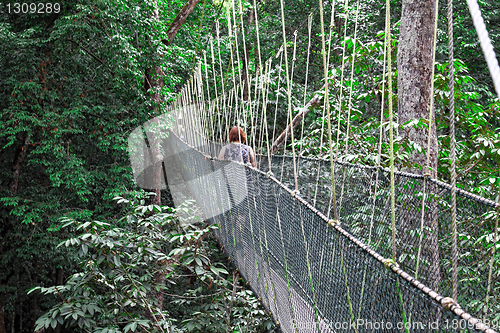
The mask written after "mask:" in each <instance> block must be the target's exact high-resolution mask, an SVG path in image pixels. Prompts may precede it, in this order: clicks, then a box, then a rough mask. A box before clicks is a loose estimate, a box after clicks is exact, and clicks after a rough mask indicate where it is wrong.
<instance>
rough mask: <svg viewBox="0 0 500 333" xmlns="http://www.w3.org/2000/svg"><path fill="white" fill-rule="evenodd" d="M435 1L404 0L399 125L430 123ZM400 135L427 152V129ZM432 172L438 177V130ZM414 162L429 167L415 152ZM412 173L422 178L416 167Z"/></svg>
mask: <svg viewBox="0 0 500 333" xmlns="http://www.w3.org/2000/svg"><path fill="white" fill-rule="evenodd" d="M435 6H436V0H421V1H413V0H403V9H402V16H401V29H400V37H399V49H398V110H399V111H398V112H399V113H398V118H399V119H398V122H399V124H400V125H402V124H404V123H406V122H407V121H409V120H413V119H428V118H429V108H430V101H431V99H430V94H431V91H430V89H431V80H432V77H431V76H432V67H433V66H434V64H433V54H432V49H433V45H434V19H435ZM400 134H401V135H402V136H403V138H405V139H409V140H411V141H414V142H416V143H417V144H419V145H420V146H421V147H422V148H423V149H427V138H428V129H427V128H415V127H409V128H407V129H405V130H403V131H400ZM431 135H432V139H431V146H430V147H429V149H430V154H431V155H430V156H431V157H430V165H429V167H430V169H431V175H432V177H434V178H435V177H436V175H437V173H436V172H437V171H436V170H437V156H438V146H437V136H436V126H433V127H432V133H431ZM412 162H414V163H417V164H419V165H420V166H422V167H425V166H426V164H427V163H426V156H425V153H418V152H415V153H414V154H413V156H412ZM411 171H412V172H414V173H418V174H422V171H421V170H420V169H419V168H417V167H412V168H411Z"/></svg>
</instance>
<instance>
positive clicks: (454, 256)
mask: <svg viewBox="0 0 500 333" xmlns="http://www.w3.org/2000/svg"><path fill="white" fill-rule="evenodd" d="M448 71H449V77H450V82H449V83H448V87H449V90H450V93H449V97H448V99H449V100H450V160H451V170H450V171H451V225H452V228H453V236H452V237H453V242H452V248H451V252H452V260H453V267H452V273H451V276H452V284H453V296H452V298H453V299H454V300H457V296H458V277H457V270H458V248H457V188H456V185H457V172H456V165H455V159H456V157H455V156H456V148H455V76H454V71H455V64H454V59H453V0H448Z"/></svg>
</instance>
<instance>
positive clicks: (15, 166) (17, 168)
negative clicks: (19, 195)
mask: <svg viewBox="0 0 500 333" xmlns="http://www.w3.org/2000/svg"><path fill="white" fill-rule="evenodd" d="M29 141H30V136H29V134H26V135H25V137H24V139H23V143H22V145H21V147H19V149H18V151H17V153H16V158H15V160H14V163H12V182H11V183H10V191H11V192H12V193H13V194H15V193H16V192H17V187H18V185H19V173H20V172H21V166H22V164H23V161H24V158H25V157H26V152H27V151H28V144H29Z"/></svg>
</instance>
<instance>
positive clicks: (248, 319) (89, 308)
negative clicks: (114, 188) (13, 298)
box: [30, 197, 269, 333]
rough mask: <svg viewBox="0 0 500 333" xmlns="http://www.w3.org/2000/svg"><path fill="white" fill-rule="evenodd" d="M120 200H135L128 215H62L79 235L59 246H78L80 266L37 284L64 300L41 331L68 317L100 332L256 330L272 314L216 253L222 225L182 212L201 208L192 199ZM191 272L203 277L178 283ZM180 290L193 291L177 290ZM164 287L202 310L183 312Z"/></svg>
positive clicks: (43, 318)
mask: <svg viewBox="0 0 500 333" xmlns="http://www.w3.org/2000/svg"><path fill="white" fill-rule="evenodd" d="M115 199H116V200H118V201H117V202H118V203H123V204H125V205H127V206H128V208H127V214H126V215H125V216H124V217H122V218H120V219H118V220H115V221H111V222H99V221H87V222H79V221H77V220H75V219H73V218H63V219H61V224H62V226H61V228H62V229H73V230H74V231H73V232H71V233H74V234H75V236H74V237H72V238H69V239H67V240H65V241H64V242H62V243H61V244H59V246H64V247H67V248H70V249H72V251H73V253H72V255H73V256H75V257H76V258H77V260H78V264H79V271H78V272H77V273H75V274H73V275H72V276H71V277H70V278H69V279H68V281H67V282H66V283H65V284H64V285H61V286H52V287H36V288H33V289H32V290H31V291H30V293H31V292H34V291H36V290H39V291H40V292H41V293H42V294H44V295H53V296H55V297H56V298H58V299H59V303H58V304H57V305H56V306H54V307H52V309H50V310H49V311H47V312H46V313H45V314H44V315H43V316H41V317H40V318H39V319H38V320H37V326H36V328H35V330H39V329H40V328H42V327H45V328H48V327H52V328H55V327H56V326H57V325H58V324H61V325H64V326H66V327H74V329H77V328H79V329H80V330H81V331H92V332H125V333H126V332H135V331H155V332H160V331H168V330H170V329H174V330H176V331H180V330H184V331H186V332H195V331H199V330H201V329H202V328H203V330H205V331H209V332H219V331H231V332H233V331H235V330H238V327H241V325H242V324H244V326H243V327H245V329H247V330H252V331H255V330H258V329H259V327H260V326H261V325H262V324H263V323H264V322H265V321H266V316H265V314H264V311H263V310H262V308H261V307H259V305H258V301H257V299H256V298H255V296H254V295H253V294H252V292H251V291H249V290H238V289H240V287H238V286H237V281H236V280H237V279H236V275H233V278H232V279H231V278H226V277H225V276H227V274H228V272H227V271H226V269H224V268H223V267H224V264H223V263H220V262H216V261H214V260H212V259H211V258H210V255H211V253H209V252H208V251H207V250H206V249H205V245H204V239H205V238H206V237H208V236H209V234H210V232H211V230H212V229H213V228H214V226H206V227H200V226H199V225H196V224H191V223H186V221H182V220H180V219H179V218H178V215H179V214H178V212H179V211H182V210H187V211H188V212H189V213H190V214H194V212H193V211H191V210H190V209H189V208H188V205H189V203H185V204H183V205H182V206H180V207H178V208H176V209H174V208H171V207H166V206H162V207H160V206H156V205H145V200H144V199H141V200H137V199H135V200H127V199H124V198H122V197H116V198H115ZM185 271H189V272H190V273H191V275H190V277H191V278H193V280H195V281H197V282H196V283H195V282H194V281H192V283H190V284H189V285H188V288H186V289H184V290H176V289H178V287H177V282H179V281H182V279H186V277H185V275H183V272H185ZM165 280H166V284H165V283H164V281H165ZM231 289H232V290H233V291H231ZM172 290H176V291H177V292H179V291H183V294H184V295H187V296H183V295H179V296H178V297H179V298H177V297H174V295H172V294H171V292H172ZM207 291H208V292H210V294H209V295H207ZM158 293H161V294H164V295H170V297H172V301H171V302H172V303H173V304H175V305H176V307H179V308H181V309H183V308H186V307H187V308H190V307H193V306H194V305H196V304H198V305H197V307H198V308H199V309H200V311H197V312H193V311H186V313H185V314H184V315H185V316H188V318H189V319H183V318H184V317H182V316H181V317H180V318H176V317H174V316H173V312H174V311H172V310H171V309H172V308H171V307H170V306H165V307H162V306H161V304H158V297H157V296H158ZM200 298H201V299H205V301H202V302H200V301H199V299H200ZM223 304H225V305H226V306H225V307H223V306H222V305H223ZM177 315H178V313H177ZM232 315H234V317H233V316H232ZM267 323H268V325H269V321H268V320H267ZM249 324H252V325H250V326H249ZM240 331H241V332H243V331H244V330H240Z"/></svg>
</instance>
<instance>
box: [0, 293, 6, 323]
mask: <svg viewBox="0 0 500 333" xmlns="http://www.w3.org/2000/svg"><path fill="white" fill-rule="evenodd" d="M0 333H7V331H6V330H5V294H4V293H1V292H0Z"/></svg>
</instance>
